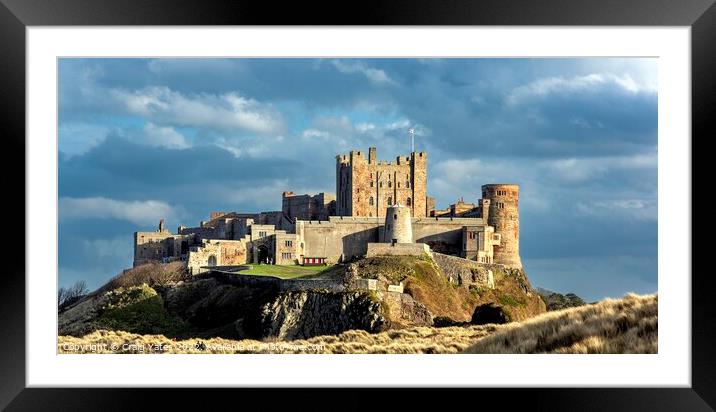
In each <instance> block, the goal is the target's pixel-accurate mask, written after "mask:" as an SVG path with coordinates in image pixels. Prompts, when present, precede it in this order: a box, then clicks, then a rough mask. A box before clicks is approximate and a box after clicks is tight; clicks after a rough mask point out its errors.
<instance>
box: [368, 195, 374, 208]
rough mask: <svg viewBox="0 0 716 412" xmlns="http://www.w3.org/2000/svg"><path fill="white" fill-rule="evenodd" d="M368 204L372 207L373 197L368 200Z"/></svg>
mask: <svg viewBox="0 0 716 412" xmlns="http://www.w3.org/2000/svg"><path fill="white" fill-rule="evenodd" d="M368 204H369V205H371V206H373V196H371V197H370V199H368Z"/></svg>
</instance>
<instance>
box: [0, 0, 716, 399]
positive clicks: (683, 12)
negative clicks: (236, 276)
mask: <svg viewBox="0 0 716 412" xmlns="http://www.w3.org/2000/svg"><path fill="white" fill-rule="evenodd" d="M713 3H714V0H689V1H673V0H672V1H669V0H602V1H598V2H597V1H588V0H539V1H536V0H533V1H529V0H490V1H484V2H479V3H478V2H476V1H470V0H448V1H437V0H433V1H430V0H409V1H391V2H383V3H378V2H374V1H362V2H354V3H340V2H333V3H325V4H324V3H322V2H311V3H310V4H309V3H308V2H291V3H286V4H281V5H276V4H273V3H270V2H260V1H246V0H241V1H215V2H210V1H203V2H199V1H195V2H190V1H184V0H154V1H133V2H119V1H114V2H113V1H109V0H54V1H49V0H48V1H41V0H0V56H1V57H0V84H1V86H0V113H1V114H0V116H2V129H1V130H2V133H1V135H2V136H3V137H4V139H3V149H4V150H3V153H4V154H5V161H4V162H3V163H4V165H5V167H6V168H7V171H6V172H5V174H4V176H5V179H4V180H5V185H8V184H9V185H10V187H9V188H8V187H6V191H5V193H7V194H12V195H11V197H10V198H11V199H12V200H11V201H9V202H6V203H5V207H10V208H11V209H10V210H13V212H12V213H7V212H6V213H5V216H6V219H5V230H6V231H7V233H12V234H13V236H14V238H13V241H12V242H11V244H9V245H7V247H8V248H9V249H10V250H12V251H13V252H15V255H16V256H19V255H20V253H19V251H16V249H18V248H19V245H23V247H24V244H25V242H24V241H25V234H24V233H25V230H24V229H25V222H26V219H28V216H27V215H26V212H25V210H26V206H27V205H26V204H25V201H22V202H20V201H19V198H20V195H19V194H20V193H23V194H24V193H25V182H24V180H21V179H20V178H19V175H20V172H19V171H20V170H25V157H24V156H21V153H25V86H26V83H25V72H26V71H25V69H26V67H25V66H26V59H25V57H26V55H25V44H26V43H25V41H26V35H25V34H26V31H25V29H26V27H27V26H74V25H85V26H89V25H92V26H103V25H109V26H117V25H152V26H153V25H179V26H181V25H267V24H270V25H278V24H290V25H338V24H341V25H343V24H349V25H511V26H514V25H556V26H577V25H588V26H602V25H604V26H624V25H626V26H689V27H691V58H692V68H691V76H692V77H691V81H692V136H691V144H692V153H694V152H693V142H694V141H697V140H698V141H705V140H706V139H707V137H708V135H707V130H708V126H709V124H710V123H711V122H710V118H713V116H711V115H712V113H713V112H714V109H713V108H714V107H716V6H715V5H714V4H713ZM48 138H49V137H48ZM684 138H687V139H688V138H689V136H684ZM11 162H16V163H14V164H12V163H11ZM692 165H693V160H692ZM692 187H693V184H692ZM688 200H689V201H688V202H686V200H684V201H685V202H684V204H685V205H687V206H688V207H691V205H692V201H691V199H688ZM694 205H695V204H694ZM685 212H691V213H693V209H692V210H691V211H685ZM20 216H22V217H23V219H20ZM682 219H683V221H684V224H688V225H689V227H690V228H691V214H690V213H684V216H683V217H682ZM680 241H691V239H688V240H686V239H682V240H680ZM692 245H693V248H692V256H693V249H697V250H698V249H701V250H703V249H704V247H706V246H705V245H704V246H702V245H700V244H697V243H692ZM7 261H8V260H6V262H7ZM9 261H12V262H15V263H14V265H15V266H12V264H7V263H6V265H5V271H3V273H2V275H1V279H2V285H1V286H0V308H1V309H0V330H1V331H2V336H3V341H2V342H3V346H2V350H1V351H0V359H1V361H0V372H1V376H0V379H1V382H0V407H3V408H5V407H7V409H8V410H126V409H137V407H138V406H140V405H142V406H146V405H148V404H147V403H146V400H145V399H150V398H154V399H157V400H159V401H160V403H161V404H162V406H163V409H173V408H174V407H175V405H176V407H181V409H182V410H183V409H194V408H201V409H202V410H206V408H207V406H210V405H212V404H214V403H216V404H217V406H218V405H219V403H220V402H226V401H228V402H229V403H228V404H227V405H232V402H233V404H234V405H237V407H249V405H250V404H252V403H253V402H250V401H248V400H246V397H248V396H250V397H251V398H254V399H253V401H259V402H263V405H264V407H261V408H259V409H260V410H273V409H283V410H285V409H286V408H291V409H297V408H298V409H302V408H301V406H303V407H305V408H308V409H311V410H318V409H331V410H336V409H337V410H345V409H365V408H367V407H373V406H375V405H379V406H381V407H391V408H392V407H400V408H401V409H407V408H412V407H415V406H420V407H427V406H430V405H431V404H433V403H434V404H436V405H442V407H448V405H454V404H455V403H456V402H457V403H462V402H467V404H468V405H470V404H471V403H472V404H474V405H485V407H486V405H487V404H483V402H485V399H490V398H492V397H494V398H493V399H495V400H497V401H498V402H499V403H502V404H503V406H502V407H501V408H503V407H505V406H506V407H509V409H513V408H519V407H525V408H529V409H530V410H534V409H535V408H536V409H537V410H541V409H547V410H552V411H558V410H622V409H623V410H627V409H629V410H690V411H691V410H693V411H696V410H713V408H714V405H716V393H714V392H715V391H714V388H716V373H715V372H714V370H716V357H715V356H714V353H716V351H714V350H713V348H712V344H713V343H714V327H713V325H714V321H715V319H714V305H713V304H711V302H710V297H711V295H712V294H713V292H712V291H713V290H714V289H713V287H711V286H713V281H712V280H711V276H710V274H709V272H700V273H699V272H695V275H693V276H692V274H691V271H692V268H691V267H689V265H688V262H687V263H686V264H685V266H684V272H683V273H679V274H670V275H677V276H690V277H691V284H692V336H691V339H692V353H691V360H692V362H691V371H692V379H691V387H689V388H611V389H609V388H583V389H574V388H570V389H566V388H565V389H557V388H554V389H536V388H522V389H514V388H512V389H507V388H505V389H470V390H461V391H459V392H458V393H452V392H450V393H443V391H438V392H433V391H430V392H425V391H424V390H407V391H406V390H405V389H397V388H396V389H372V390H371V392H369V393H365V392H364V389H360V390H359V389H333V390H329V391H325V390H321V392H320V393H318V392H317V391H318V390H319V389H314V388H311V389H271V388H264V389H253V390H250V389H230V390H215V389H192V390H186V389H128V388H125V389H119V388H104V389H83V388H74V389H64V388H63V389H60V388H47V389H37V388H26V387H25V386H26V385H25V377H26V374H25V366H26V361H25V358H26V353H25V343H26V342H25V337H26V335H25V303H26V300H25V292H26V289H25V264H24V260H21V259H10V260H9ZM376 373H379V371H376ZM157 384H158V385H161V383H160V382H158V383H157ZM467 391H469V392H467ZM475 391H478V392H475ZM383 394H386V395H388V396H387V397H385V398H384V397H383V396H382V395H383ZM378 398H381V399H380V401H378V400H377V399H378ZM436 407H437V406H436Z"/></svg>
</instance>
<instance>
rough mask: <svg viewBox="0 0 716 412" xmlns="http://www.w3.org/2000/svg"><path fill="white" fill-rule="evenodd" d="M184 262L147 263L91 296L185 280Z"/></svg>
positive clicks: (113, 280) (124, 274)
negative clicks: (115, 290)
mask: <svg viewBox="0 0 716 412" xmlns="http://www.w3.org/2000/svg"><path fill="white" fill-rule="evenodd" d="M186 278H187V275H186V271H185V268H184V262H170V263H147V264H144V265H141V266H137V267H135V268H132V269H129V270H127V271H125V272H122V273H120V274H119V275H117V276H115V277H114V278H112V280H110V281H109V282H107V283H106V284H104V286H102V287H101V288H99V289H97V290H96V291H94V292H93V293H92V294H93V295H96V294H99V293H103V292H107V291H110V290H114V289H117V288H129V287H132V286H139V285H141V284H143V283H146V284H147V285H149V286H150V287H154V286H164V285H167V284H170V283H174V282H178V281H181V280H186Z"/></svg>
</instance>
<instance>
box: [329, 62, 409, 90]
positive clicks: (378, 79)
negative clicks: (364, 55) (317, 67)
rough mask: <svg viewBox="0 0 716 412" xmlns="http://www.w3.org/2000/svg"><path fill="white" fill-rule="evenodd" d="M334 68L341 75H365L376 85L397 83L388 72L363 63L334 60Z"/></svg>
mask: <svg viewBox="0 0 716 412" xmlns="http://www.w3.org/2000/svg"><path fill="white" fill-rule="evenodd" d="M332 63H333V66H335V68H336V69H338V71H339V72H341V73H346V74H353V73H360V74H362V75H364V76H365V77H366V78H367V79H368V80H370V81H371V82H372V83H376V84H393V83H395V81H393V79H391V78H390V76H388V74H387V73H386V72H384V71H383V70H380V69H375V68H372V67H370V66H367V65H365V64H364V63H363V62H358V61H356V62H351V61H344V60H333V61H332Z"/></svg>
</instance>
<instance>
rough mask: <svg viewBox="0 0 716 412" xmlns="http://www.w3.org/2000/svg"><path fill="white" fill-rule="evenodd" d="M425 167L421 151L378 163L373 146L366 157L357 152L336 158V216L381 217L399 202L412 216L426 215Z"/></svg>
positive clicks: (363, 153) (425, 154)
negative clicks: (393, 160) (388, 208)
mask: <svg viewBox="0 0 716 412" xmlns="http://www.w3.org/2000/svg"><path fill="white" fill-rule="evenodd" d="M427 165H428V155H427V153H425V152H417V153H416V152H413V153H411V154H410V155H409V156H398V157H397V158H396V159H395V162H386V161H382V160H380V161H379V160H377V152H376V148H375V147H371V148H370V149H368V156H367V157H366V156H365V152H361V151H359V150H358V151H356V150H353V151H351V152H350V153H349V154H347V155H339V156H336V200H337V201H336V214H337V215H338V216H368V217H373V216H378V217H382V216H385V210H386V208H387V207H390V206H392V205H394V204H398V203H399V204H401V205H404V206H407V207H408V208H409V209H410V212H411V215H412V216H415V217H425V216H429V214H430V210H429V207H428V204H429V203H431V201H430V200H428V197H427V191H426V186H427V175H428V169H427Z"/></svg>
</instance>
